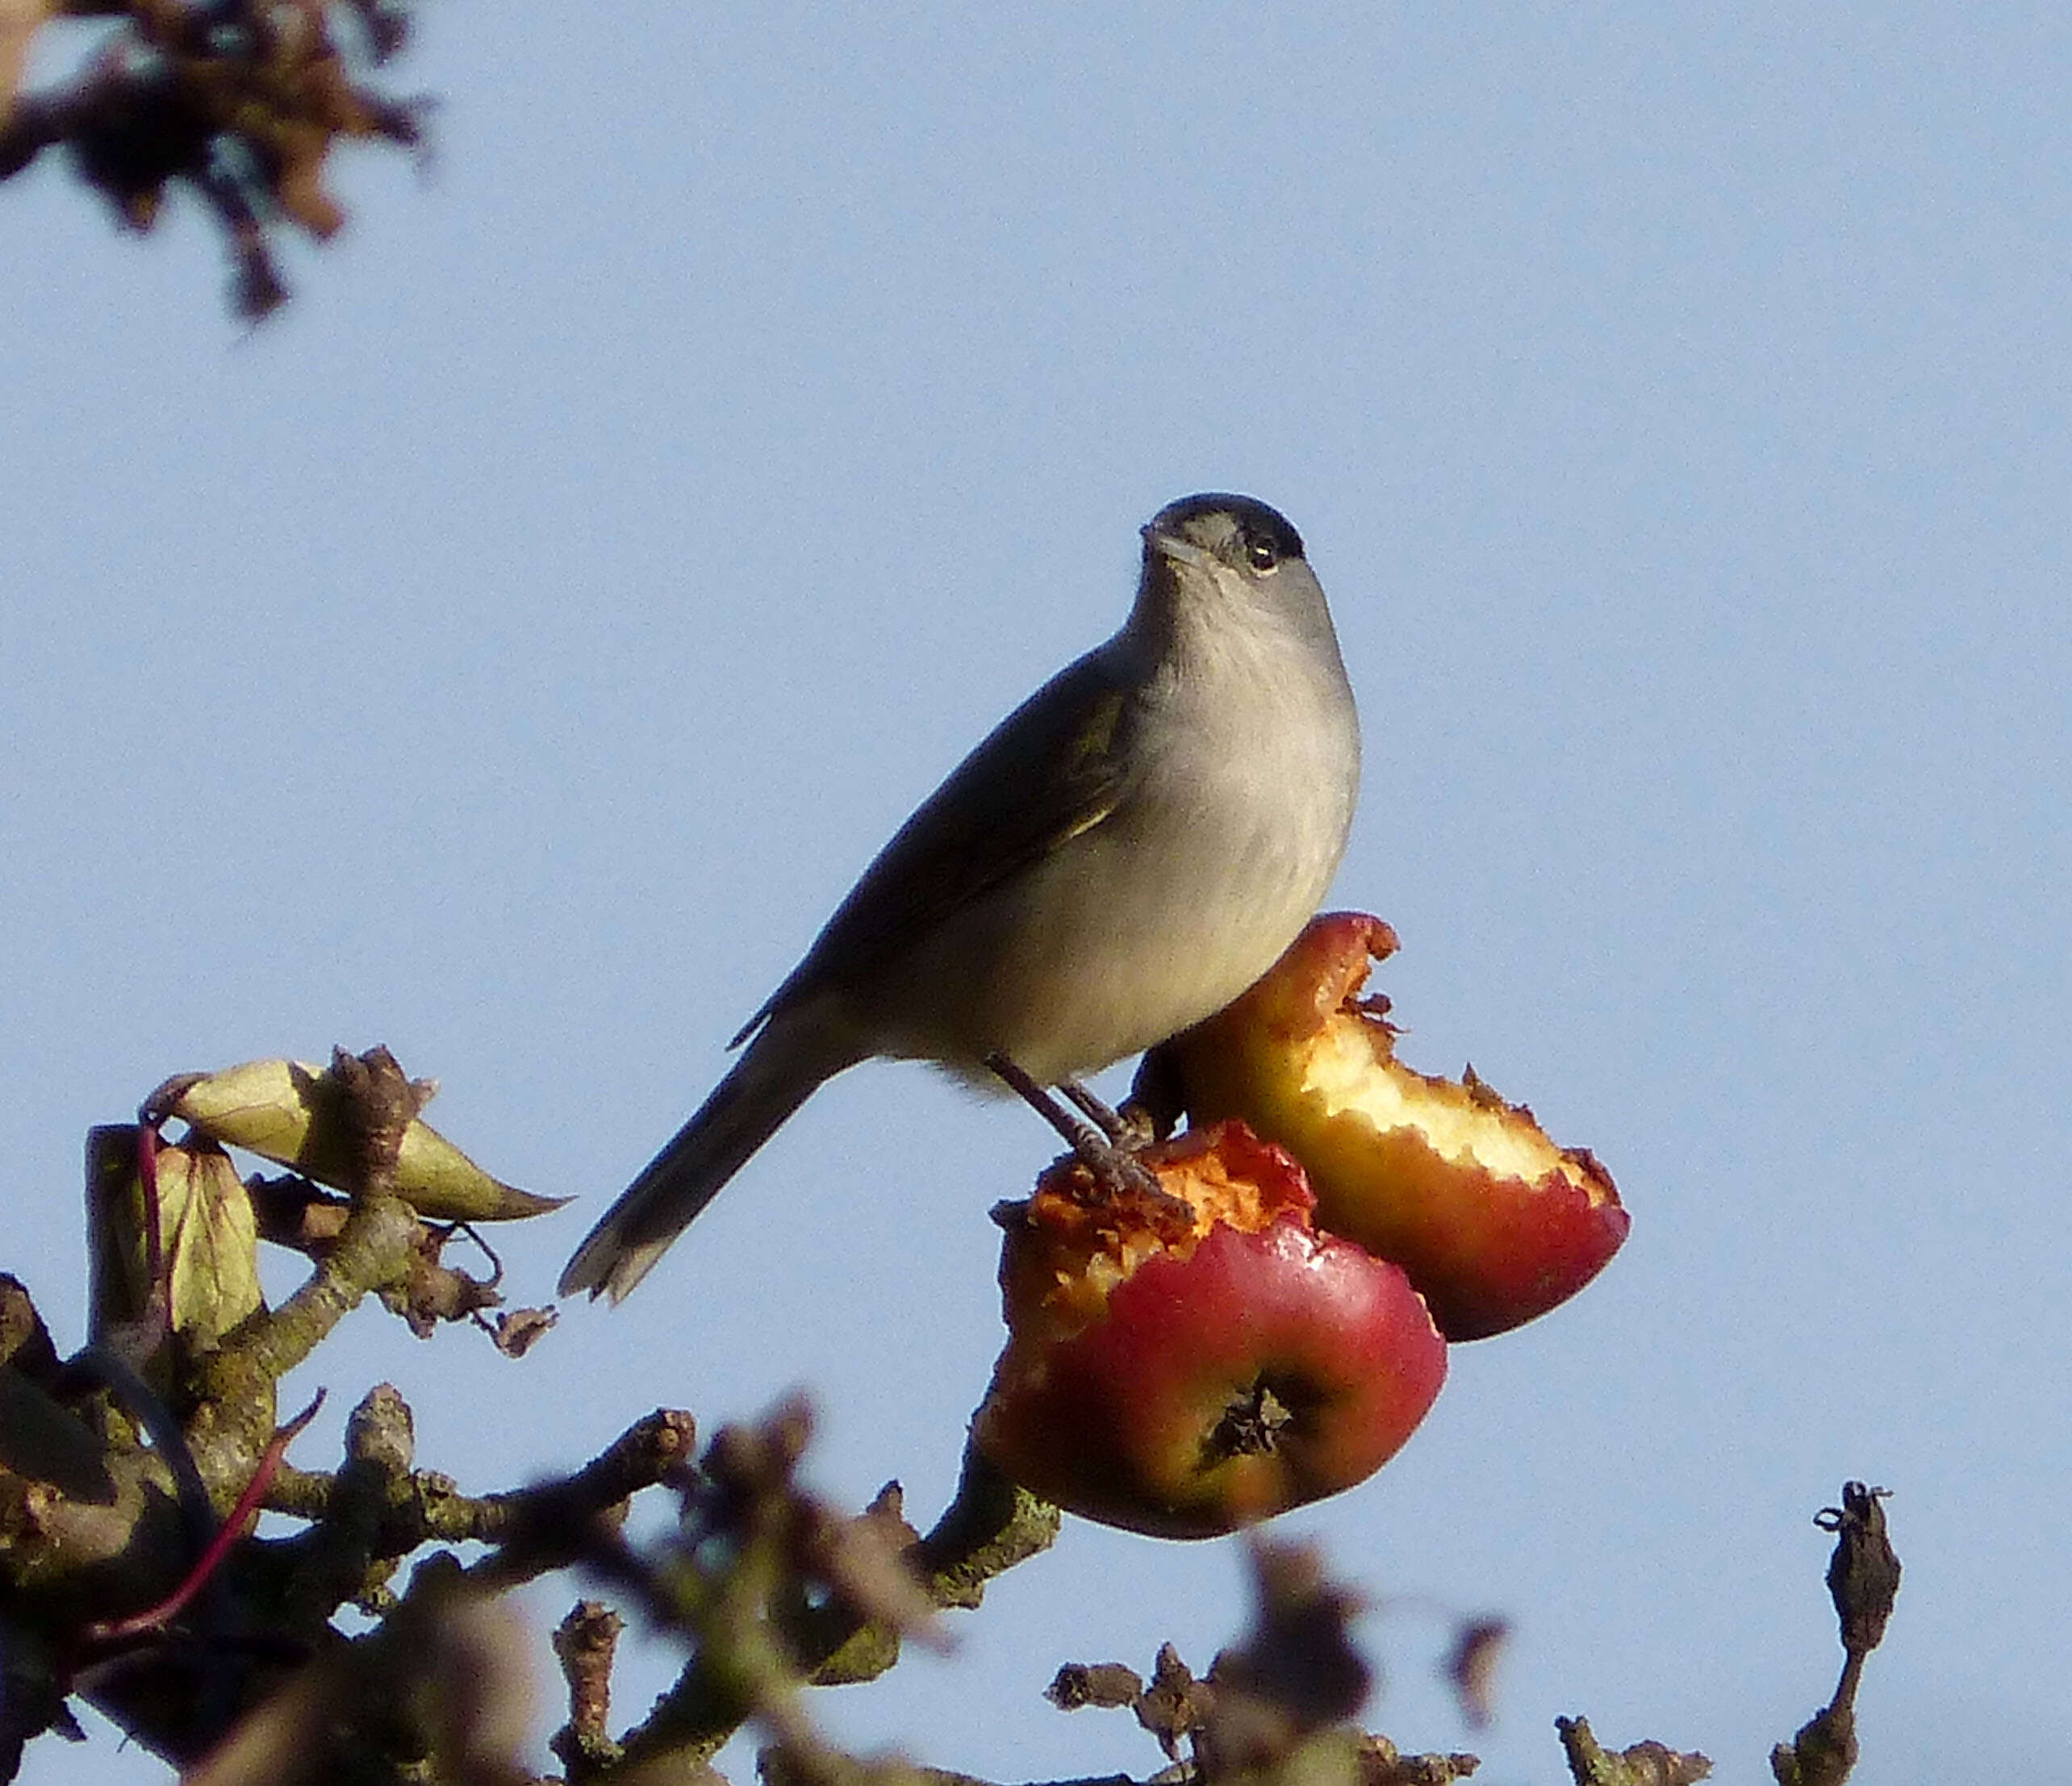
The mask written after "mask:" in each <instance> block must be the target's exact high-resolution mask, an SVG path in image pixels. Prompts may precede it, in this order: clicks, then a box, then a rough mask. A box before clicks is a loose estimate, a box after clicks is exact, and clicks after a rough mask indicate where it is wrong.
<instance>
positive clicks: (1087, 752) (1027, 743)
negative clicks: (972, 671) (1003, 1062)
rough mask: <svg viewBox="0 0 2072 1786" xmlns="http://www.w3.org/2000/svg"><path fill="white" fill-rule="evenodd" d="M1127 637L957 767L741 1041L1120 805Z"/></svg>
mask: <svg viewBox="0 0 2072 1786" xmlns="http://www.w3.org/2000/svg"><path fill="white" fill-rule="evenodd" d="M1118 644H1119V641H1110V642H1109V644H1108V645H1105V646H1104V647H1102V648H1101V649H1100V650H1098V651H1094V652H1091V653H1088V655H1087V656H1085V657H1082V658H1080V660H1079V661H1078V662H1076V663H1075V664H1072V665H1070V666H1067V668H1066V669H1064V670H1060V671H1059V673H1058V674H1056V675H1055V676H1054V677H1052V678H1051V680H1050V681H1049V682H1046V683H1045V684H1044V685H1043V686H1042V688H1040V689H1038V691H1036V693H1034V695H1030V698H1029V699H1027V700H1026V701H1024V702H1023V703H1021V706H1020V707H1017V708H1016V709H1015V710H1014V711H1013V712H1012V713H1010V714H1009V716H1007V717H1006V718H1005V720H1001V721H1000V724H998V725H997V726H996V727H995V728H993V730H992V732H991V733H990V734H989V735H988V737H987V738H986V739H985V741H984V742H983V743H982V744H980V745H979V747H978V748H977V749H975V750H974V751H973V752H972V753H971V755H970V756H968V757H966V758H965V759H964V760H963V762H961V763H959V765H958V766H957V767H956V768H955V769H954V770H951V771H950V775H949V777H948V778H947V779H946V780H945V781H944V782H943V783H942V786H941V787H938V788H937V789H936V791H934V793H933V794H931V795H929V797H928V798H927V799H925V801H923V802H922V803H921V807H920V808H919V809H918V810H917V812H915V813H914V815H913V817H912V818H910V819H909V820H907V822H906V823H905V824H903V825H902V826H900V828H899V830H898V832H896V834H895V835H894V837H893V838H892V841H891V842H890V843H888V844H887V845H885V847H884V849H881V850H880V851H879V853H878V856H877V859H876V860H875V861H874V862H872V863H871V866H869V867H868V868H867V869H865V870H864V871H863V878H861V879H860V880H858V882H857V883H856V885H855V886H854V887H852V888H851V889H850V893H849V897H848V898H847V899H844V900H843V901H842V904H841V906H840V907H839V908H838V909H837V910H836V912H835V914H834V916H833V917H832V918H830V919H829V920H828V921H827V926H826V928H825V929H823V930H822V931H821V933H820V935H819V937H817V939H816V940H815V941H814V943H813V947H812V948H811V949H808V951H807V952H806V956H805V959H804V960H803V961H801V962H800V963H799V965H798V966H796V967H795V968H794V969H792V972H791V974H790V976H789V977H788V978H787V979H786V980H785V982H784V983H783V985H782V986H780V987H778V988H777V990H776V991H775V992H774V993H772V994H771V997H770V999H769V1002H768V1003H767V1004H765V1005H764V1006H763V1008H762V1009H761V1010H760V1011H758V1012H756V1014H755V1015H754V1016H753V1017H752V1018H750V1020H749V1021H748V1022H747V1023H746V1024H745V1025H744V1026H743V1027H742V1029H741V1033H740V1034H739V1035H737V1036H736V1037H734V1045H735V1046H739V1045H740V1044H741V1043H742V1042H743V1041H746V1040H747V1039H748V1037H750V1036H752V1035H753V1034H754V1033H755V1032H756V1030H757V1029H759V1028H760V1027H761V1026H762V1024H764V1023H765V1022H766V1021H767V1020H769V1018H771V1016H774V1015H775V1013H776V1012H779V1011H780V1010H782V1009H783V1008H784V1007H785V1006H786V1005H787V1004H791V1003H792V1001H793V1000H795V999H799V998H800V997H803V996H804V995H807V994H808V993H811V992H813V991H817V990H819V989H820V988H821V987H827V986H841V985H844V984H847V983H854V982H858V981H862V980H864V979H868V977H869V976H870V974H871V972H872V970H875V968H877V967H878V966H880V965H881V964H882V963H883V962H884V961H886V960H887V959H888V958H889V957H890V956H892V954H896V952H897V951H898V950H899V949H900V948H901V947H903V946H904V945H907V944H908V943H909V942H911V941H913V939H914V938H916V937H921V936H925V934H927V933H928V932H929V929H931V928H933V927H934V925H936V924H940V923H941V922H942V920H944V919H945V918H946V917H947V916H949V915H950V913H951V912H955V911H956V910H957V909H958V908H959V907H961V906H963V905H965V904H966V903H968V902H970V901H971V900H972V899H976V898H978V897H979V896H980V895H981V894H983V893H984V892H985V891H987V890H988V889H989V888H991V887H996V886H997V885H998V884H999V883H1000V882H1002V881H1004V880H1005V879H1007V878H1009V876H1010V875H1012V874H1015V873H1016V872H1017V870H1020V869H1021V868H1023V867H1025V866H1027V865H1028V864H1029V863H1030V862H1035V861H1038V860H1039V859H1040V858H1042V857H1044V856H1046V855H1048V854H1049V853H1051V851H1052V850H1054V849H1058V848H1059V847H1060V846H1061V845H1063V844H1065V843H1067V842H1068V841H1070V840H1071V839H1072V838H1074V837H1078V836H1080V834H1081V833H1082V832H1086V831H1089V830H1091V829H1092V828H1093V827H1094V826H1096V825H1097V824H1101V821H1102V820H1105V819H1106V818H1107V817H1108V816H1109V813H1111V812H1113V811H1114V809H1115V807H1116V804H1117V802H1118V800H1119V799H1121V797H1122V794H1123V792H1124V791H1125V784H1126V774H1125V770H1124V764H1125V763H1126V761H1127V757H1128V753H1127V750H1126V743H1127V737H1126V734H1127V732H1128V731H1129V729H1130V725H1131V724H1132V723H1133V720H1134V708H1135V703H1134V699H1133V691H1134V686H1136V683H1137V682H1138V680H1140V678H1133V677H1132V676H1131V675H1130V674H1129V670H1128V666H1127V665H1126V662H1125V661H1123V659H1122V653H1121V652H1120V650H1119V649H1118Z"/></svg>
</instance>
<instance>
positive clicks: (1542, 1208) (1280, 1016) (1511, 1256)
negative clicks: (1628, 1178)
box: [1156, 912, 1629, 1340]
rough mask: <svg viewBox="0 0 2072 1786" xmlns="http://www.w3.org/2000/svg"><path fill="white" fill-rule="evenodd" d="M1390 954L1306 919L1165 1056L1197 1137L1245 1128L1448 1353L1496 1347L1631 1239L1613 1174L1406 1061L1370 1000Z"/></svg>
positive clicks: (1368, 932) (1367, 934) (1518, 1107)
mask: <svg viewBox="0 0 2072 1786" xmlns="http://www.w3.org/2000/svg"><path fill="white" fill-rule="evenodd" d="M1395 948H1396V936H1395V933H1394V932H1393V930H1391V929H1390V928H1389V926H1388V925H1387V924H1384V923H1383V922H1382V921H1381V920H1380V919H1378V918H1373V917H1369V916H1365V915H1364V914H1363V913H1358V912H1327V913H1325V914H1324V915H1322V916H1320V917H1318V918H1315V919H1314V920H1311V922H1310V926H1309V928H1307V929H1306V930H1305V931H1304V932H1303V933H1302V934H1301V936H1300V937H1297V939H1296V941H1295V942H1294V943H1293V945H1291V946H1290V947H1289V950H1288V952H1287V954H1285V955H1284V956H1282V958H1280V962H1278V963H1276V965H1275V966H1273V967H1272V969H1270V970H1268V973H1267V975H1266V977H1265V978H1264V979H1262V980H1261V981H1260V982H1259V983H1258V984H1257V985H1256V986H1255V987H1252V988H1251V991H1248V992H1247V993H1246V994H1245V995H1243V997H1242V998H1240V999H1238V1000H1237V1001H1236V1002H1235V1003H1234V1004H1231V1005H1230V1006H1228V1007H1226V1008H1225V1009H1224V1010H1222V1011H1221V1012H1218V1013H1217V1014H1216V1015H1215V1016H1213V1017H1211V1018H1209V1019H1208V1020H1207V1021H1205V1022H1204V1023H1202V1024H1199V1025H1197V1027H1196V1028H1194V1029H1191V1030H1188V1032H1187V1033H1185V1034H1184V1035H1181V1036H1179V1037H1175V1038H1174V1039H1173V1040H1172V1041H1171V1042H1168V1043H1167V1044H1165V1045H1164V1046H1163V1049H1161V1050H1160V1051H1159V1053H1160V1054H1161V1056H1162V1057H1163V1058H1161V1059H1160V1060H1159V1062H1158V1065H1157V1068H1156V1070H1157V1071H1158V1072H1159V1073H1160V1074H1162V1075H1167V1076H1168V1083H1171V1084H1172V1086H1173V1087H1174V1088H1175V1089H1176V1092H1177V1095H1178V1097H1179V1100H1180V1103H1181V1104H1182V1105H1183V1106H1184V1108H1185V1110H1186V1112H1187V1115H1188V1120H1189V1122H1190V1123H1195V1124H1200V1123H1212V1122H1215V1121H1218V1120H1222V1119H1225V1118H1228V1117H1237V1118H1239V1119H1241V1120H1243V1121H1245V1122H1246V1123H1247V1124H1249V1125H1251V1127H1252V1128H1253V1129H1255V1130H1256V1131H1257V1132H1258V1133H1259V1134H1260V1135H1262V1136H1264V1137H1268V1138H1269V1139H1272V1140H1274V1141H1279V1142H1280V1143H1281V1144H1282V1145H1285V1147H1287V1148H1288V1149H1289V1151H1290V1152H1292V1153H1293V1154H1294V1155H1295V1156H1296V1158H1298V1159H1299V1160H1301V1162H1302V1165H1303V1166H1304V1168H1305V1170H1306V1171H1307V1173H1308V1174H1309V1178H1310V1185H1311V1187H1312V1188H1313V1189H1314V1191H1315V1193H1316V1198H1317V1218H1316V1219H1317V1221H1318V1225H1319V1226H1321V1227H1322V1228H1324V1229H1327V1230H1328V1231H1329V1232H1331V1233H1334V1234H1339V1235H1343V1236H1344V1237H1346V1238H1347V1239H1349V1240H1353V1241H1358V1242H1359V1243H1360V1245H1361V1246H1364V1247H1365V1248H1367V1249H1368V1250H1369V1251H1371V1252H1373V1253H1376V1254H1380V1255H1381V1257H1382V1258H1389V1259H1393V1260H1395V1261H1396V1262H1397V1263H1398V1264H1400V1265H1401V1266H1402V1267H1403V1269H1404V1270H1405V1271H1407V1272H1408V1273H1409V1274H1410V1281H1411V1282H1412V1283H1414V1284H1415V1285H1416V1286H1417V1287H1418V1289H1419V1290H1420V1291H1421V1292H1423V1295H1424V1297H1425V1300H1426V1301H1427V1302H1428V1303H1429V1304H1431V1311H1432V1316H1433V1318H1434V1319H1435V1321H1438V1323H1439V1330H1440V1331H1441V1332H1442V1333H1444V1334H1445V1335H1446V1336H1447V1338H1448V1339H1453V1340H1466V1339H1477V1338H1481V1337H1484V1336H1485V1335H1488V1334H1491V1333H1502V1331H1504V1330H1505V1329H1506V1328H1510V1327H1515V1326H1517V1325H1518V1324H1519V1323H1521V1322H1523V1321H1530V1320H1531V1319H1532V1318H1533V1317H1535V1315H1539V1314H1544V1312H1546V1311H1547V1310H1548V1309H1549V1308H1553V1307H1554V1306H1555V1305H1556V1304H1558V1303H1560V1302H1564V1301H1565V1300H1567V1299H1568V1298H1569V1297H1570V1296H1573V1295H1574V1294H1575V1293H1576V1292H1577V1291H1578V1290H1580V1289H1581V1287H1583V1286H1584V1285H1585V1283H1589V1282H1590V1279H1592V1278H1594V1277H1595V1276H1596V1275H1597V1274H1598V1271H1601V1270H1602V1269H1603V1267H1604V1265H1605V1263H1606V1261H1607V1260H1609V1259H1610V1257H1611V1255H1612V1254H1614V1253H1615V1252H1617V1251H1618V1250H1619V1246H1620V1244H1621V1242H1623V1241H1624V1240H1625V1238H1626V1233H1627V1227H1628V1225H1629V1218H1628V1216H1627V1212H1626V1211H1625V1210H1624V1209H1623V1208H1622V1207H1621V1206H1620V1204H1619V1193H1618V1191H1617V1189H1616V1188H1615V1186H1614V1185H1613V1183H1612V1181H1611V1176H1610V1174H1609V1173H1608V1172H1606V1170H1605V1169H1604V1167H1603V1166H1602V1165H1600V1164H1599V1163H1598V1161H1597V1159H1596V1158H1595V1157H1594V1155H1592V1154H1590V1152H1589V1151H1588V1150H1585V1149H1581V1148H1564V1147H1560V1146H1557V1145H1556V1144H1555V1143H1554V1142H1553V1141H1552V1140H1550V1139H1549V1138H1548V1136H1547V1134H1546V1133H1545V1132H1544V1130H1542V1129H1541V1128H1540V1126H1539V1124H1538V1122H1537V1121H1535V1120H1534V1117H1533V1115H1532V1112H1531V1111H1530V1110H1529V1109H1527V1108H1526V1107H1525V1106H1524V1105H1523V1104H1507V1103H1506V1102H1505V1101H1504V1100H1503V1099H1502V1098H1501V1097H1499V1096H1498V1095H1497V1094H1496V1093H1495V1092H1494V1091H1492V1090H1491V1089H1490V1088H1489V1087H1488V1086H1487V1085H1485V1084H1484V1083H1482V1081H1481V1079H1477V1077H1476V1076H1475V1075H1474V1072H1473V1069H1472V1068H1471V1069H1470V1070H1469V1071H1468V1074H1467V1075H1466V1076H1465V1078H1464V1080H1463V1081H1460V1082H1456V1081H1453V1080H1450V1079H1438V1078H1435V1077H1433V1076H1431V1075H1428V1074H1424V1073H1420V1072H1418V1071H1417V1070H1415V1069H1414V1068H1412V1067H1409V1066H1405V1065H1404V1064H1403V1063H1402V1062H1401V1061H1398V1060H1397V1058H1395V1031H1394V1029H1393V1027H1392V1026H1391V1025H1390V1024H1389V1022H1388V1020H1386V1018H1385V1016H1383V1015H1382V1012H1383V1011H1384V1010H1385V1009H1386V1006H1385V1003H1382V1002H1381V1001H1363V1000H1361V999H1360V997H1359V992H1360V987H1362V986H1363V985H1364V983H1365V982H1366V979H1367V975H1368V969H1369V967H1370V966H1371V965H1372V962H1374V961H1377V960H1381V959H1384V958H1386V957H1387V956H1389V954H1393V952H1394V950H1395Z"/></svg>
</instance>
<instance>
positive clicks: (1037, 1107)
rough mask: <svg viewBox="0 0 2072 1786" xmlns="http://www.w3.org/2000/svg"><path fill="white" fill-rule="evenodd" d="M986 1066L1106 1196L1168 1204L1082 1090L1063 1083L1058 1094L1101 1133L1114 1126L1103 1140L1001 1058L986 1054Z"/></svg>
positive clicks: (1118, 1127)
mask: <svg viewBox="0 0 2072 1786" xmlns="http://www.w3.org/2000/svg"><path fill="white" fill-rule="evenodd" d="M986 1066H987V1068H988V1070H989V1071H991V1072H992V1073H993V1074H994V1075H996V1077H997V1078H999V1079H1000V1080H1001V1081H1002V1082H1003V1083H1005V1084H1006V1085H1007V1086H1008V1087H1009V1088H1010V1089H1012V1090H1013V1091H1014V1092H1015V1093H1016V1094H1017V1095H1018V1096H1019V1097H1020V1098H1021V1100H1022V1101H1023V1102H1024V1103H1025V1104H1027V1105H1028V1106H1029V1108H1030V1109H1032V1110H1034V1112H1036V1114H1037V1115H1038V1116H1041V1117H1042V1119H1043V1120H1044V1121H1046V1122H1047V1123H1048V1124H1049V1125H1051V1127H1052V1128H1053V1129H1056V1130H1057V1132H1058V1133H1059V1134H1060V1135H1062V1136H1063V1137H1064V1140H1065V1144H1066V1145H1067V1146H1068V1147H1070V1148H1071V1149H1072V1151H1073V1152H1074V1153H1075V1154H1078V1155H1079V1157H1080V1158H1081V1159H1082V1160H1084V1161H1085V1162H1086V1163H1087V1165H1088V1166H1089V1167H1090V1168H1092V1171H1093V1173H1094V1175H1095V1176H1096V1177H1097V1178H1098V1179H1100V1180H1101V1183H1102V1184H1103V1185H1104V1186H1105V1187H1107V1188H1108V1189H1109V1191H1135V1192H1138V1194H1140V1195H1143V1196H1150V1197H1153V1198H1155V1199H1156V1200H1159V1202H1161V1203H1164V1202H1169V1201H1172V1198H1171V1196H1170V1195H1169V1193H1168V1192H1167V1191H1165V1190H1164V1189H1163V1187H1161V1186H1160V1185H1159V1181H1158V1175H1157V1174H1155V1172H1153V1171H1152V1170H1151V1168H1150V1167H1149V1166H1147V1165H1145V1164H1144V1162H1143V1161H1142V1160H1140V1159H1138V1158H1137V1157H1136V1155H1135V1154H1133V1153H1131V1152H1130V1150H1129V1149H1128V1148H1127V1147H1126V1146H1124V1145H1118V1142H1119V1137H1120V1135H1121V1134H1122V1133H1124V1132H1125V1125H1124V1123H1123V1121H1122V1118H1121V1117H1119V1116H1117V1115H1116V1113H1115V1112H1113V1111H1112V1110H1110V1109H1109V1108H1108V1106H1107V1105H1106V1104H1103V1103H1102V1102H1101V1100H1099V1099H1098V1098H1097V1097H1095V1096H1094V1095H1093V1094H1092V1092H1091V1091H1088V1090H1087V1089H1086V1088H1085V1087H1084V1086H1082V1085H1078V1084H1076V1083H1073V1082H1072V1080H1070V1079H1067V1081H1066V1082H1065V1083H1063V1085H1061V1086H1060V1087H1059V1088H1058V1089H1059V1091H1063V1093H1064V1095H1066V1096H1067V1098H1069V1099H1071V1100H1072V1102H1073V1103H1074V1104H1077V1105H1078V1106H1079V1107H1080V1109H1082V1110H1084V1111H1086V1112H1087V1114H1088V1116H1092V1117H1093V1118H1094V1120H1095V1121H1097V1122H1099V1123H1100V1124H1101V1128H1103V1129H1106V1128H1109V1125H1110V1124H1113V1125H1114V1126H1113V1129H1110V1130H1109V1134H1107V1135H1104V1134H1103V1133H1101V1129H1097V1128H1095V1127H1094V1125H1093V1123H1092V1122H1088V1121H1087V1120H1085V1119H1084V1117H1080V1116H1074V1115H1073V1114H1072V1112H1071V1111H1069V1110H1067V1109H1066V1108H1063V1105H1061V1104H1059V1102H1058V1100H1056V1099H1055V1098H1054V1097H1052V1096H1051V1094H1050V1093H1049V1092H1048V1091H1046V1090H1045V1089H1044V1088H1043V1087H1042V1086H1040V1085H1038V1083H1036V1082H1035V1080H1034V1079H1031V1078H1030V1076H1029V1075H1027V1074H1026V1073H1025V1072H1023V1071H1022V1070H1021V1067H1020V1066H1017V1065H1016V1064H1015V1062H1013V1060H1012V1059H1010V1058H1009V1057H1008V1056H1007V1055H1005V1054H999V1053H994V1054H988V1055H987V1057H986ZM1111 1137H1113V1138H1111Z"/></svg>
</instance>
